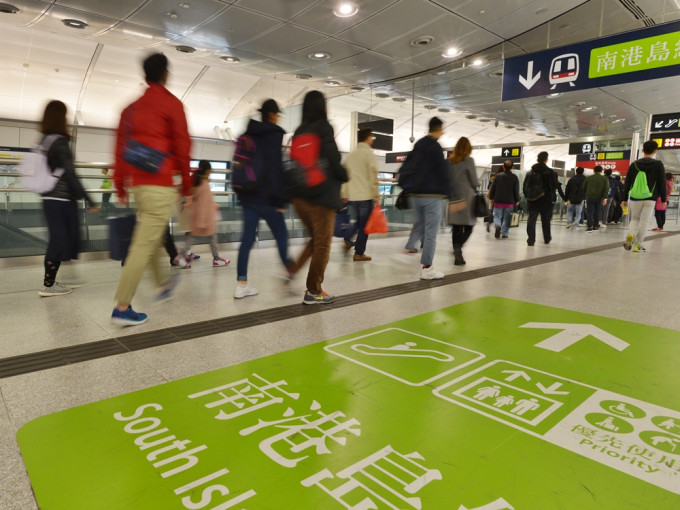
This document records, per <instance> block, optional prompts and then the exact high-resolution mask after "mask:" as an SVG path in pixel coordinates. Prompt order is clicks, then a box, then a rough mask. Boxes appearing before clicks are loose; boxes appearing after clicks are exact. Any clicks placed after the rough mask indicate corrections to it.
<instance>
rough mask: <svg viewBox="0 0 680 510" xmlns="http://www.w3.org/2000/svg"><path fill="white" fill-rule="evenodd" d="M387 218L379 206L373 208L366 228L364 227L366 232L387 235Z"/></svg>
mask: <svg viewBox="0 0 680 510" xmlns="http://www.w3.org/2000/svg"><path fill="white" fill-rule="evenodd" d="M387 231H388V226H387V218H386V217H385V212H384V211H383V210H382V209H381V208H380V206H379V205H376V206H375V207H373V210H372V211H371V215H370V216H369V217H368V221H367V222H366V226H365V227H364V232H365V233H366V234H387Z"/></svg>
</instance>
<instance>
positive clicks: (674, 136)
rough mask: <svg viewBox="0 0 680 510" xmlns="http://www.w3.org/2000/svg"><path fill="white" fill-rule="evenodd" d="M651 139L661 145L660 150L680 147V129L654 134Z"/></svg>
mask: <svg viewBox="0 0 680 510" xmlns="http://www.w3.org/2000/svg"><path fill="white" fill-rule="evenodd" d="M651 139H652V140H654V141H655V142H656V143H657V144H658V145H659V150H666V149H680V131H674V132H672V133H663V134H653V135H652V136H651Z"/></svg>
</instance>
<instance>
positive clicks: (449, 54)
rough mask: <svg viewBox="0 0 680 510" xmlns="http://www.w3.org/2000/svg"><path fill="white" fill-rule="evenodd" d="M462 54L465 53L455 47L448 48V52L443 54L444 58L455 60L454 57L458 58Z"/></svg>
mask: <svg viewBox="0 0 680 510" xmlns="http://www.w3.org/2000/svg"><path fill="white" fill-rule="evenodd" d="M461 53H463V50H461V49H460V48H456V47H455V46H452V47H450V48H447V49H446V51H444V53H442V57H444V58H453V57H457V56H458V55H460V54H461Z"/></svg>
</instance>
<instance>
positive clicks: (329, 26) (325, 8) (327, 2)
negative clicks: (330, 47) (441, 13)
mask: <svg viewBox="0 0 680 510" xmlns="http://www.w3.org/2000/svg"><path fill="white" fill-rule="evenodd" d="M397 1H399V0H359V1H357V2H356V4H357V6H358V8H359V12H357V14H356V15H354V16H351V17H348V18H340V17H338V16H335V15H334V14H333V8H334V7H335V6H336V5H337V3H338V2H337V0H323V1H321V2H318V3H316V4H315V5H314V6H313V7H311V8H309V9H307V10H306V11H304V12H303V13H302V14H300V15H298V16H296V17H295V18H293V19H292V20H291V21H292V22H293V23H295V24H296V25H300V26H303V27H306V28H309V29H312V30H316V31H318V32H323V33H326V34H330V35H335V34H337V33H339V32H342V31H343V30H348V29H349V28H351V27H353V26H355V25H357V24H358V23H361V22H362V21H364V20H366V19H368V18H369V17H371V16H373V15H375V14H376V13H378V12H380V11H382V10H383V9H385V8H386V7H388V6H390V5H392V4H394V3H396V2H397Z"/></svg>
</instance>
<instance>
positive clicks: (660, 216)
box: [654, 209, 666, 228]
mask: <svg viewBox="0 0 680 510" xmlns="http://www.w3.org/2000/svg"><path fill="white" fill-rule="evenodd" d="M654 216H655V217H656V226H657V227H659V228H663V226H664V225H665V224H666V211H657V210H656V209H654Z"/></svg>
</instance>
